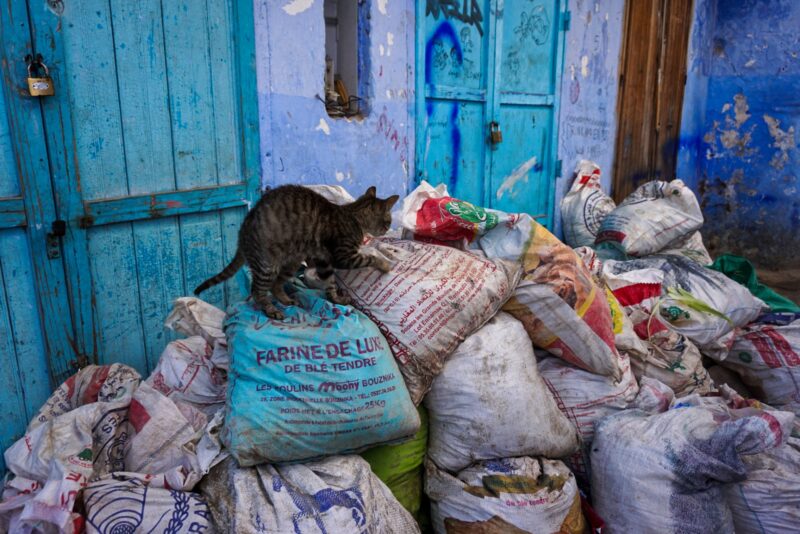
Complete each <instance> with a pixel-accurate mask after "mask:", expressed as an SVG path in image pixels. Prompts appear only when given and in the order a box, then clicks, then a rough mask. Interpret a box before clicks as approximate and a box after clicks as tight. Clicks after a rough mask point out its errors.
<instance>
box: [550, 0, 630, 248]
mask: <svg viewBox="0 0 800 534" xmlns="http://www.w3.org/2000/svg"><path fill="white" fill-rule="evenodd" d="M569 9H570V11H571V12H572V23H571V27H570V30H569V31H568V32H567V36H566V43H565V53H564V74H563V77H562V79H561V95H560V98H561V110H560V113H559V134H558V137H559V138H558V157H559V159H561V161H562V162H563V171H562V176H561V178H559V179H558V180H557V181H556V187H555V195H556V210H555V220H554V229H555V233H556V235H560V233H561V214H560V210H559V208H558V206H559V204H560V202H561V199H562V198H563V196H564V194H565V192H566V191H567V190H568V189H569V186H570V184H571V181H572V175H573V171H574V169H575V166H576V165H577V163H578V161H580V160H581V159H590V160H593V161H594V162H596V163H597V164H598V165H600V169H601V171H602V173H603V174H602V184H603V189H604V190H605V191H606V192H608V191H609V190H610V188H611V170H612V165H613V161H614V143H615V140H616V136H617V89H618V87H619V85H618V80H619V59H620V49H621V46H622V19H623V15H624V11H625V2H624V0H575V1H574V2H570V4H569Z"/></svg>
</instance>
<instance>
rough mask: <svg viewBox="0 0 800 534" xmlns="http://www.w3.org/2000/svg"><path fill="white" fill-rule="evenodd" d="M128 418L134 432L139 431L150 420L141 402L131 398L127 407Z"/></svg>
mask: <svg viewBox="0 0 800 534" xmlns="http://www.w3.org/2000/svg"><path fill="white" fill-rule="evenodd" d="M128 420H129V421H130V422H131V424H132V425H133V428H134V430H136V432H141V430H142V428H143V427H144V425H146V424H147V422H148V421H149V420H150V414H149V413H147V409H146V408H145V407H144V406H142V403H140V402H139V401H138V400H136V399H133V400H132V401H131V405H130V408H129V409H128Z"/></svg>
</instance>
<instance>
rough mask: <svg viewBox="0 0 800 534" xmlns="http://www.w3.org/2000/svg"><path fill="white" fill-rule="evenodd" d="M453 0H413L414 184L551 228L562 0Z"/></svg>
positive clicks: (565, 24)
mask: <svg viewBox="0 0 800 534" xmlns="http://www.w3.org/2000/svg"><path fill="white" fill-rule="evenodd" d="M456 4H457V5H453V4H451V3H446V2H438V1H437V0H427V1H426V2H417V4H416V8H417V9H416V21H417V28H416V72H417V77H416V95H417V96H416V115H417V126H416V127H417V135H416V169H417V172H416V182H417V183H419V182H420V181H422V180H427V181H429V182H431V183H433V184H434V185H435V184H437V183H446V184H447V185H448V190H449V191H450V194H452V195H454V196H457V197H459V198H462V199H465V200H469V201H471V202H474V203H479V204H481V205H483V206H487V207H493V208H496V209H501V210H504V211H509V212H519V211H524V212H527V213H530V214H531V215H533V216H534V217H535V218H537V220H539V222H540V223H542V224H544V225H545V226H548V227H549V226H551V225H552V221H553V210H554V198H553V195H554V186H555V180H556V178H557V177H558V176H559V175H560V172H561V162H560V161H558V160H557V155H556V154H557V152H556V151H557V146H558V143H557V139H558V113H559V98H558V97H559V94H558V93H559V87H560V79H561V73H562V69H563V57H564V38H565V32H566V30H568V29H569V22H570V13H569V11H568V10H567V1H566V0H561V1H558V0H527V1H524V0H518V1H515V2H504V0H474V1H472V2H471V3H467V2H463V3H461V2H458V3H456ZM492 122H498V123H499V124H500V127H501V130H502V131H503V134H504V135H503V137H504V139H503V141H502V142H501V143H499V144H493V143H491V142H490V137H489V127H490V123H492Z"/></svg>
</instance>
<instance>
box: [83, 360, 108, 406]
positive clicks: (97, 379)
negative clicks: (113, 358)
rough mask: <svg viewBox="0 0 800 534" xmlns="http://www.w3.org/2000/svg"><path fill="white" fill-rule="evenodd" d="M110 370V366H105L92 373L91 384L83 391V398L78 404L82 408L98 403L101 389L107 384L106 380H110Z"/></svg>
mask: <svg viewBox="0 0 800 534" xmlns="http://www.w3.org/2000/svg"><path fill="white" fill-rule="evenodd" d="M110 370H111V366H110V365H104V366H102V367H101V368H100V369H98V370H97V371H95V372H94V373H92V379H91V381H90V382H89V386H88V387H87V388H86V389H85V390H84V391H83V395H81V398H80V399H78V404H79V405H80V406H83V405H84V404H91V403H93V402H97V396H98V395H99V394H100V388H102V387H103V384H105V382H106V380H107V379H108V372H109V371H110Z"/></svg>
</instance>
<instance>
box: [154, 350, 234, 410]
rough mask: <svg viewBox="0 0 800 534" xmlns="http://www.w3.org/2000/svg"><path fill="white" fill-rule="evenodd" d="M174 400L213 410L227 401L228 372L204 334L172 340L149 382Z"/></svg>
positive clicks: (201, 408) (162, 354)
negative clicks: (215, 359) (215, 362)
mask: <svg viewBox="0 0 800 534" xmlns="http://www.w3.org/2000/svg"><path fill="white" fill-rule="evenodd" d="M145 382H147V383H148V384H150V385H151V386H153V387H154V388H155V389H157V390H158V391H160V392H161V393H162V394H164V395H166V396H167V397H170V398H172V399H173V400H178V401H184V402H188V403H190V404H193V405H194V406H196V407H197V408H198V409H200V410H202V411H204V412H206V413H210V412H214V411H216V410H218V409H220V408H221V407H222V406H223V403H224V402H225V387H226V385H227V383H228V379H227V372H226V371H225V370H223V369H222V368H220V367H217V366H216V365H215V364H214V348H213V346H212V345H210V344H209V343H208V342H207V341H206V340H205V339H204V338H202V337H201V336H192V337H188V338H186V339H180V340H176V341H172V342H170V343H169V344H168V345H167V347H166V348H165V349H164V352H162V353H161V358H160V359H159V360H158V365H157V366H156V368H155V369H154V370H153V373H152V374H151V375H150V376H149V377H148V378H147V380H146V381H145Z"/></svg>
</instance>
